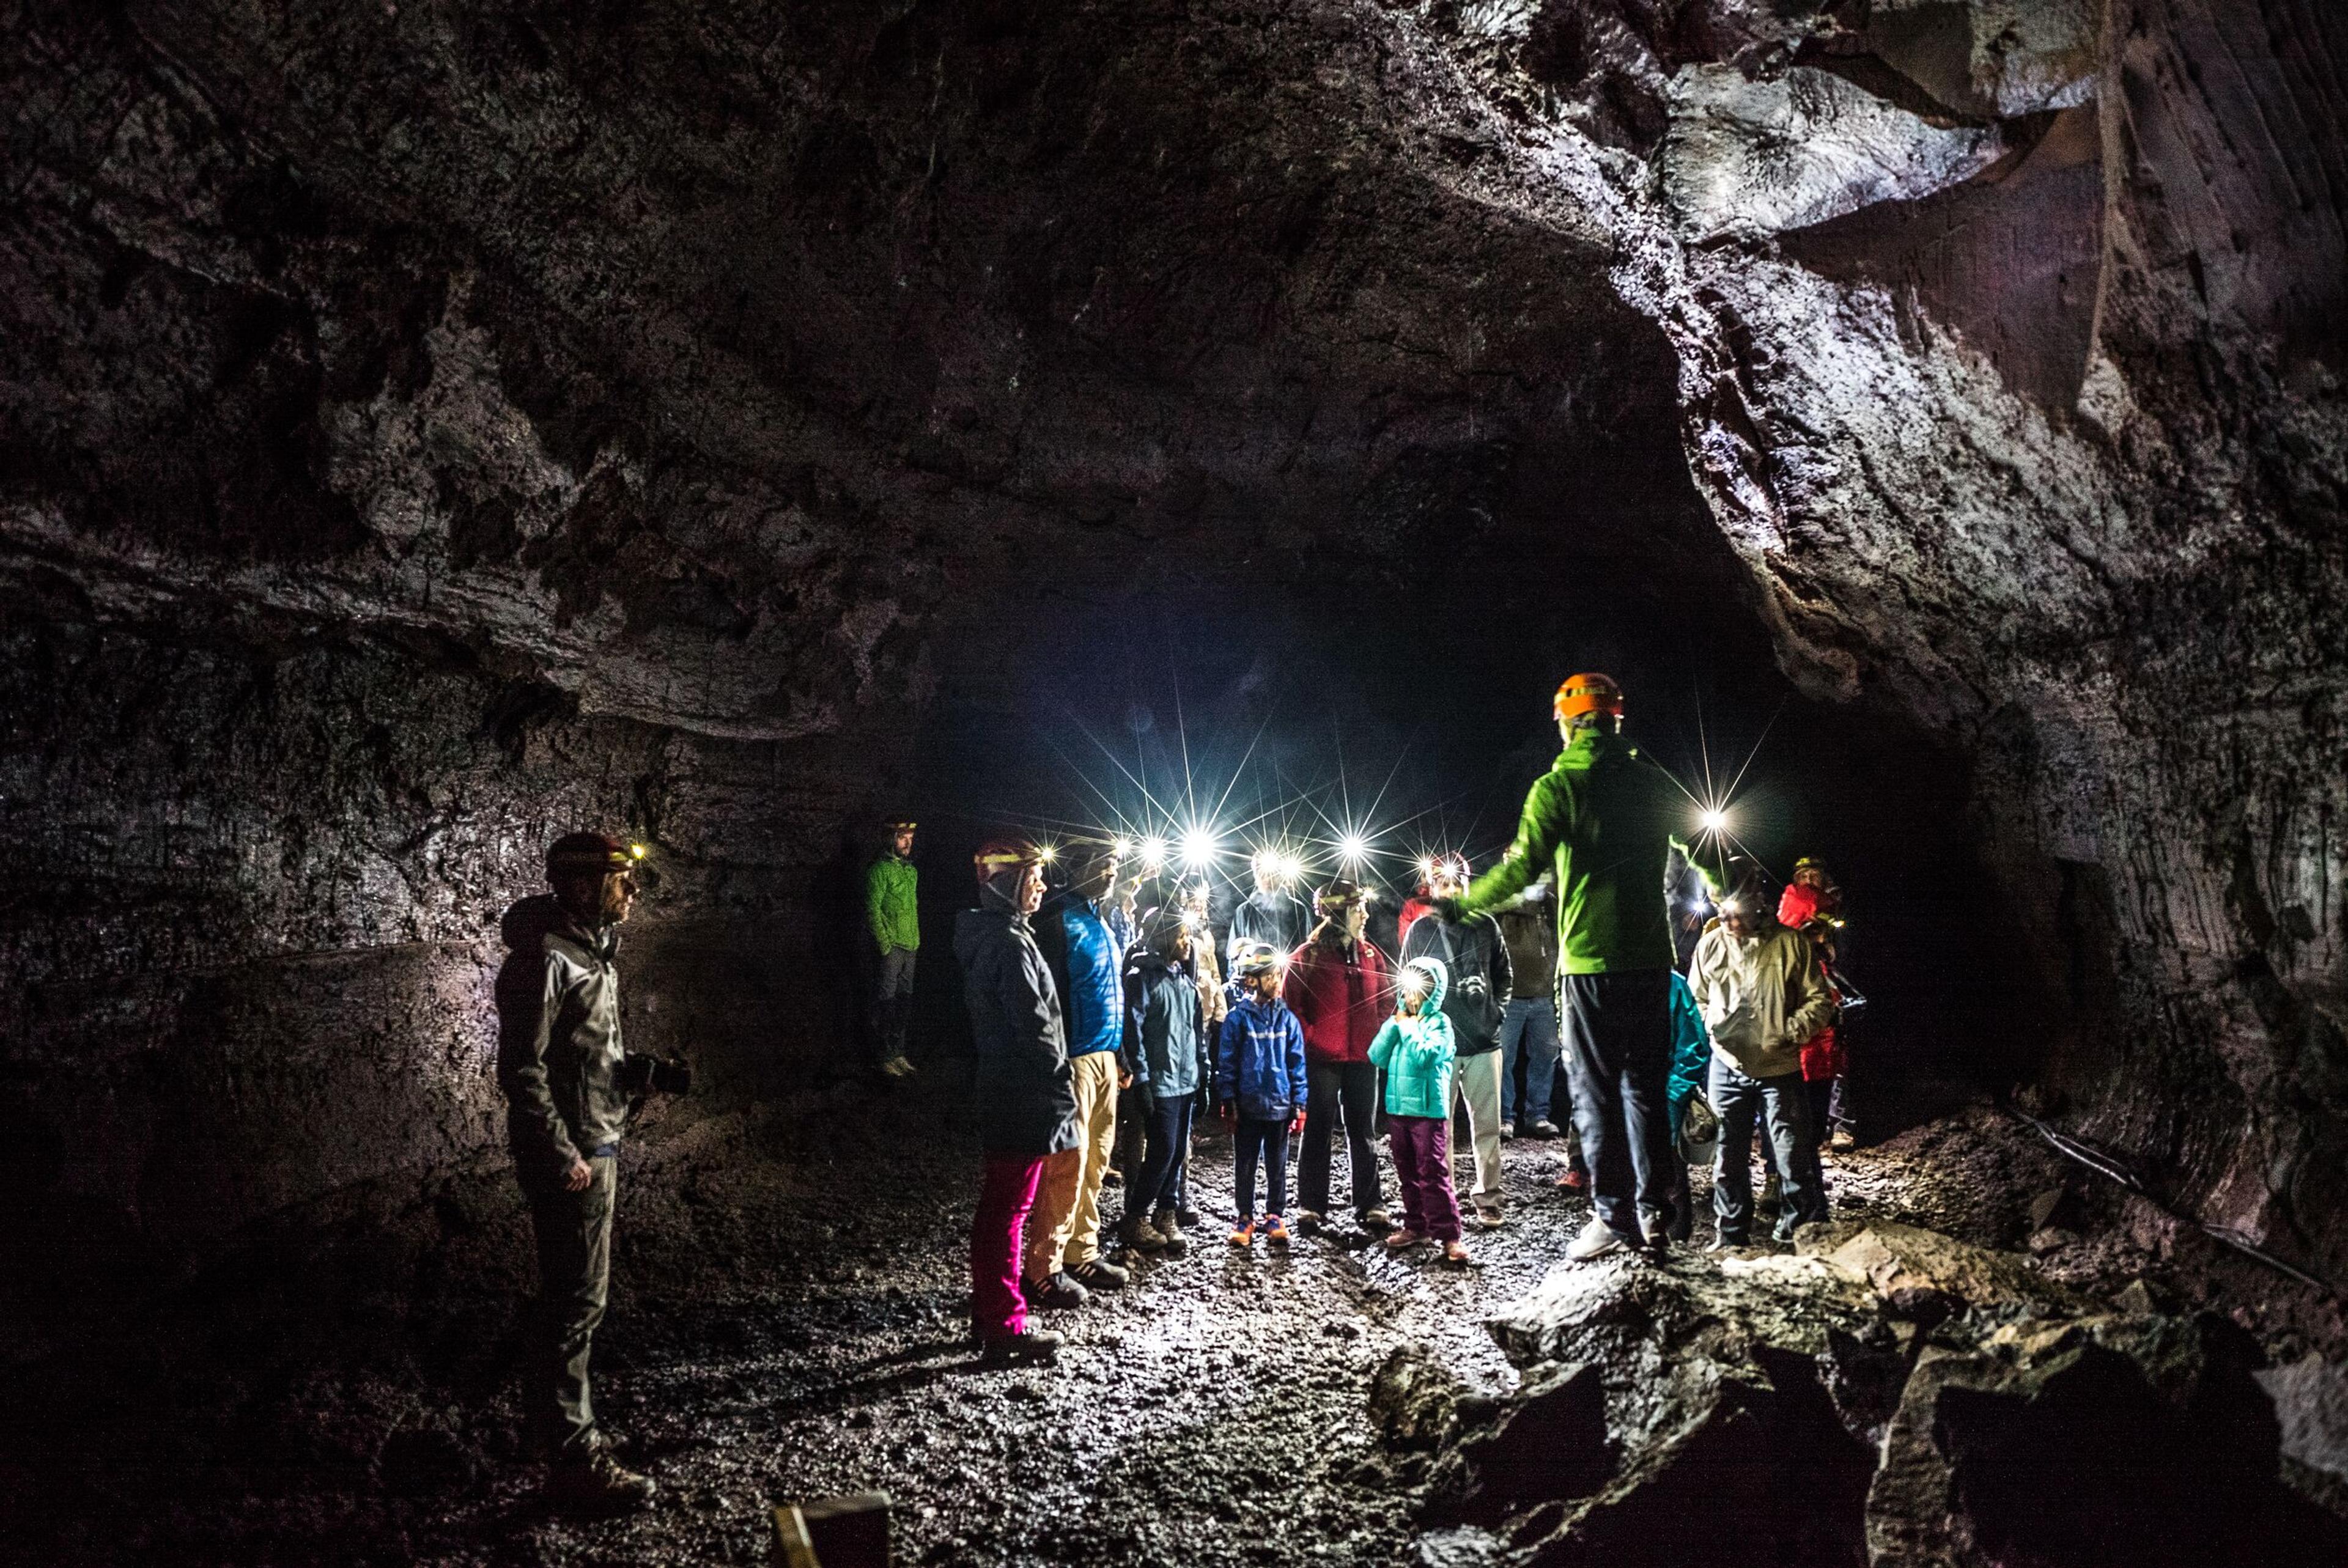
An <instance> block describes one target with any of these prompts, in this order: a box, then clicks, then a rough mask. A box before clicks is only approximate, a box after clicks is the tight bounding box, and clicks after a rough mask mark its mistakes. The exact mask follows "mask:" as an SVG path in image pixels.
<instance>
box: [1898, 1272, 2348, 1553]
mask: <svg viewBox="0 0 2348 1568" xmlns="http://www.w3.org/2000/svg"><path fill="white" fill-rule="evenodd" d="M2259 1363H2260V1354H2259V1350H2258V1347H2257V1345H2256V1343H2255V1342H2254V1341H2252V1340H2251V1339H2250V1336H2249V1335H2247V1334H2245V1333H2244V1332H2242V1331H2241V1330H2240V1329H2239V1328H2237V1327H2234V1325H2232V1324H2231V1323H2230V1322H2228V1321H2226V1320H2225V1319H2223V1318H2220V1317H2214V1316H2210V1315H2207V1314H2204V1315H2201V1316H2199V1317H2116V1316H2105V1317H2085V1318H2079V1319H2075V1320H2071V1321H2067V1322H2052V1323H2048V1322H2017V1323H2011V1324H2007V1325H2005V1326H2003V1327H2000V1328H1998V1329H1996V1330H1995V1331H1994V1332H1993V1333H1991V1334H1990V1335H1989V1336H1987V1337H1985V1338H1983V1339H1982V1340H1981V1341H1980V1342H1979V1343H1977V1344H1973V1345H1962V1344H1949V1345H1938V1344H1936V1345H1933V1346H1931V1347H1930V1348H1927V1349H1926V1350H1925V1351H1924V1353H1923V1355H1922V1356H1921V1357H1920V1358H1918V1360H1917V1363H1916V1368H1915V1371H1914V1372H1913V1374H1912V1375H1911V1376H1910V1378H1909V1381H1908V1389H1907V1393H1906V1396H1905V1398H1903V1399H1902V1400H1901V1402H1900V1412H1899V1414H1898V1415H1897V1416H1896V1417H1895V1418H1894V1419H1893V1420H1892V1423H1891V1427H1890V1431H1889V1432H1888V1433H1887V1434H1886V1436H1885V1439H1884V1443H1883V1461H1882V1467H1881V1469H1880V1470H1879V1471H1878V1472H1877V1474H1876V1477H1875V1482H1874V1485H1873V1486H1872V1487H1871V1488H1870V1489H1869V1493H1868V1500H1867V1544H1868V1560H1869V1563H1872V1564H1873V1565H1874V1568H2035V1565H2039V1564H2044V1565H2045V1568H2057V1565H2060V1568H2100V1565H2104V1564H2109V1565H2111V1568H2122V1565H2126V1568H2163V1565H2168V1564H2174V1565H2175V1568H2187V1565H2188V1564H2190V1565H2195V1568H2201V1565H2208V1564H2218V1563H2249V1562H2251V1561H2254V1560H2255V1561H2257V1562H2259V1563H2265V1564H2272V1563H2307V1564H2310V1565H2311V1568H2312V1564H2315V1563H2341V1562H2348V1530H2343V1525H2342V1522H2340V1521H2338V1520H2336V1519H2333V1518H2332V1517H2331V1516H2329V1515H2328V1514H2325V1513H2323V1512H2322V1511H2321V1510H2318V1509H2316V1508H2314V1507H2312V1506H2311V1505H2310V1504H2308V1503H2307V1502H2306V1501H2303V1500H2302V1499H2301V1498H2299V1497H2298V1496H2296V1495H2294V1494H2293V1493H2291V1491H2287V1490H2286V1489H2285V1488H2284V1487H2283V1485H2282V1484H2281V1480H2280V1469H2281V1466H2280V1449H2281V1430H2280V1428H2279V1426H2278V1424H2277V1421H2276V1419H2275V1412H2274V1407H2273V1405H2272V1404H2271V1402H2270V1400H2269V1399H2267V1397H2266V1395H2265V1393H2264V1392H2263V1391H2262V1390H2261V1389H2260V1387H2259V1385H2258V1383H2257V1382H2256V1381H2255V1380H2254V1379H2253V1376H2252V1374H2253V1370H2254V1369H2255V1368H2257V1367H2258V1365H2259Z"/></svg>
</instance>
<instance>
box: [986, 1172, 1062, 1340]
mask: <svg viewBox="0 0 2348 1568" xmlns="http://www.w3.org/2000/svg"><path fill="white" fill-rule="evenodd" d="M1043 1181H1044V1156H1043V1155H1041V1154H989V1155H987V1156H986V1164H985V1174H984V1175H983V1177H982V1178H981V1180H980V1185H979V1189H978V1212H977V1214H974V1215H973V1216H972V1218H971V1222H970V1318H971V1326H972V1327H973V1328H975V1329H977V1330H978V1337H980V1338H982V1339H1001V1338H1004V1337H1006V1336H1009V1335H1013V1334H1025V1333H1026V1332H1027V1297H1026V1295H1025V1292H1023V1291H1022V1290H1021V1289H1020V1286H1019V1272H1020V1261H1019V1260H1020V1255H1021V1254H1022V1253H1023V1252H1024V1251H1025V1249H1026V1244H1027V1215H1028V1214H1029V1213H1030V1212H1032V1211H1033V1210H1034V1209H1035V1190H1036V1188H1038V1187H1039V1186H1041V1185H1042V1184H1043Z"/></svg>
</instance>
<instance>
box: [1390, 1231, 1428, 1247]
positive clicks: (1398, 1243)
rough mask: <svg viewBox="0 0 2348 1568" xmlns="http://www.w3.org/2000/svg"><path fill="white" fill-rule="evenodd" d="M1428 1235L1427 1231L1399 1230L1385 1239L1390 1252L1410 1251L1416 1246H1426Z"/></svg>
mask: <svg viewBox="0 0 2348 1568" xmlns="http://www.w3.org/2000/svg"><path fill="white" fill-rule="evenodd" d="M1427 1240H1428V1237H1427V1235H1426V1232H1425V1231H1415V1230H1398V1231H1395V1232H1394V1233H1393V1234H1392V1235H1388V1236H1387V1237H1386V1239H1385V1249H1386V1250H1387V1251H1388V1252H1408V1251H1409V1250H1410V1249H1411V1248H1413V1247H1415V1246H1425V1245H1426V1243H1427Z"/></svg>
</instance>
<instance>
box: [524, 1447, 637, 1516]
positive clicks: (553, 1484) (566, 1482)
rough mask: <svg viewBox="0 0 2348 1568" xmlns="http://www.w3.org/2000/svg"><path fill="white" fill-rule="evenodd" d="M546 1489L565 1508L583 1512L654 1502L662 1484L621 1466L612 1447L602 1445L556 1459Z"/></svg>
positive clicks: (617, 1509) (618, 1510)
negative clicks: (614, 1455)
mask: <svg viewBox="0 0 2348 1568" xmlns="http://www.w3.org/2000/svg"><path fill="white" fill-rule="evenodd" d="M546 1490H547V1493H548V1495H549V1496H550V1497H551V1499H552V1500H553V1501H554V1502H555V1503H556V1505H557V1506H559V1507H561V1508H565V1509H571V1510H575V1511H577V1512H582V1513H621V1512H627V1511H629V1510H631V1509H637V1508H642V1507H644V1505H645V1504H646V1503H649V1502H650V1501H652V1500H653V1495H654V1493H655V1492H657V1491H660V1483H659V1482H657V1481H654V1480H653V1478H652V1477H650V1476H648V1475H638V1474H637V1473H636V1472H635V1471H632V1470H624V1469H623V1468H621V1465H620V1461H619V1460H615V1459H613V1457H612V1450H609V1449H606V1448H602V1447H600V1446H599V1447H596V1448H592V1449H589V1450H587V1451H586V1453H584V1454H582V1455H580V1456H578V1457H576V1458H567V1459H559V1460H555V1461H554V1465H553V1468H552V1469H551V1470H550V1471H548V1472H547V1476H546Z"/></svg>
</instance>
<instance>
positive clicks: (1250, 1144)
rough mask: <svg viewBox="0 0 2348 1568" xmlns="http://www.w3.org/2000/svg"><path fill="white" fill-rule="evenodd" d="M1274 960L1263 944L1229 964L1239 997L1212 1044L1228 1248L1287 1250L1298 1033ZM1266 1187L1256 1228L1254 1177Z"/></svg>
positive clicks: (1300, 1086)
mask: <svg viewBox="0 0 2348 1568" xmlns="http://www.w3.org/2000/svg"><path fill="white" fill-rule="evenodd" d="M1281 970H1282V959H1281V955H1280V954H1279V953H1278V952H1277V951H1275V950H1274V949H1273V948H1272V944H1270V943H1269V942H1258V943H1257V944H1255V945H1254V946H1253V947H1251V948H1247V949H1245V950H1244V951H1242V952H1241V954H1240V955H1239V957H1238V958H1236V959H1235V960H1234V961H1233V963H1232V965H1231V973H1232V978H1233V979H1234V980H1235V981H1236V982H1237V984H1238V986H1239V988H1240V993H1241V994H1240V999H1239V1000H1238V1001H1236V1002H1234V1003H1232V1004H1231V1013H1230V1015H1229V1016H1228V1017H1226V1018H1225V1019H1224V1020H1223V1029H1222V1033H1221V1035H1220V1038H1219V1039H1218V1040H1217V1041H1216V1045H1215V1104H1216V1107H1217V1113H1218V1114H1219V1115H1220V1117H1221V1118H1222V1120H1223V1121H1224V1122H1228V1123H1229V1124H1230V1125H1231V1134H1232V1138H1233V1141H1234V1146H1233V1149H1232V1153H1231V1196H1232V1199H1233V1201H1234V1204H1235V1205H1236V1207H1237V1210H1238V1215H1237V1218H1238V1224H1237V1225H1235V1226H1234V1227H1233V1229H1232V1231H1231V1245H1233V1246H1238V1247H1244V1246H1250V1245H1253V1244H1254V1242H1255V1238H1256V1236H1257V1235H1258V1234H1259V1229H1260V1230H1261V1234H1262V1236H1263V1237H1264V1239H1265V1240H1266V1241H1268V1242H1270V1243H1271V1244H1272V1245H1274V1246H1286V1245H1288V1225H1287V1223H1286V1222H1285V1221H1284V1220H1283V1219H1282V1217H1281V1216H1282V1214H1283V1213H1284V1212H1285V1211H1286V1209H1287V1207H1288V1140H1289V1137H1290V1135H1291V1134H1292V1133H1293V1132H1295V1131H1296V1130H1297V1128H1298V1127H1300V1126H1302V1125H1303V1121H1304V1102H1305V1097H1306V1095H1307V1094H1308V1093H1309V1092H1310V1088H1309V1085H1308V1084H1307V1082H1306V1080H1305V1073H1304V1030H1303V1028H1302V1027H1301V1026H1299V1025H1298V1023H1297V1021H1296V1015H1295V1014H1294V1013H1292V1012H1291V1011H1289V1010H1288V1005H1287V1004H1286V1003H1285V1002H1282V1000H1281V999H1280V987H1281V979H1282V975H1281ZM1259 1163H1261V1164H1262V1166H1263V1169H1264V1183H1265V1187H1266V1195H1265V1204H1264V1212H1263V1223H1262V1226H1261V1227H1259V1226H1258V1225H1257V1224H1256V1217H1255V1216H1256V1210H1255V1173H1256V1167H1257V1165H1258V1164H1259Z"/></svg>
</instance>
